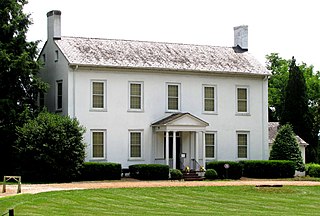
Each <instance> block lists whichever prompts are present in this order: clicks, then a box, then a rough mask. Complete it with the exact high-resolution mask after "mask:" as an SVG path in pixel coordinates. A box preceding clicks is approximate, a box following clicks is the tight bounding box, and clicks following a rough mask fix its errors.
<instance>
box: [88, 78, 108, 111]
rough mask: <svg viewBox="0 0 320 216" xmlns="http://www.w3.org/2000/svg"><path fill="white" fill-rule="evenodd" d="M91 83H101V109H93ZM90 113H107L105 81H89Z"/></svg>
mask: <svg viewBox="0 0 320 216" xmlns="http://www.w3.org/2000/svg"><path fill="white" fill-rule="evenodd" d="M93 83H103V90H104V91H103V107H102V108H96V107H93ZM90 111H107V81H106V80H91V81H90Z"/></svg>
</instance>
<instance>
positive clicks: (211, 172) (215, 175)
mask: <svg viewBox="0 0 320 216" xmlns="http://www.w3.org/2000/svg"><path fill="white" fill-rule="evenodd" d="M204 177H206V179H217V178H218V173H217V172H216V171H215V170H214V169H207V170H206V172H205V174H204Z"/></svg>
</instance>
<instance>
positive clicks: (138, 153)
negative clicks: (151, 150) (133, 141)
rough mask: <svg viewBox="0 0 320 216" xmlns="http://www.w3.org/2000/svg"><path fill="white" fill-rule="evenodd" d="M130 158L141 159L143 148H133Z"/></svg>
mask: <svg viewBox="0 0 320 216" xmlns="http://www.w3.org/2000/svg"><path fill="white" fill-rule="evenodd" d="M130 157H141V146H138V145H137V146H134V145H132V146H131V155H130Z"/></svg>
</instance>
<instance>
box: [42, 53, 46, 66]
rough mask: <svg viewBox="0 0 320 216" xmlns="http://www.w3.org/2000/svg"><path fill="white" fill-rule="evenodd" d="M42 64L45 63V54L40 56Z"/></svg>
mask: <svg viewBox="0 0 320 216" xmlns="http://www.w3.org/2000/svg"><path fill="white" fill-rule="evenodd" d="M42 63H43V64H45V63H46V54H42Z"/></svg>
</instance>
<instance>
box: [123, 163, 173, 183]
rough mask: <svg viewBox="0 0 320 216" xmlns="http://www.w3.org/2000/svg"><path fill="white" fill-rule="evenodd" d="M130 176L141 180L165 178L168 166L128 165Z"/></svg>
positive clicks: (167, 176) (167, 175)
mask: <svg viewBox="0 0 320 216" xmlns="http://www.w3.org/2000/svg"><path fill="white" fill-rule="evenodd" d="M129 171H130V176H131V177H133V178H137V179H142V180H166V179H168V178H169V166H168V165H162V164H135V165H130V166H129Z"/></svg>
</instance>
